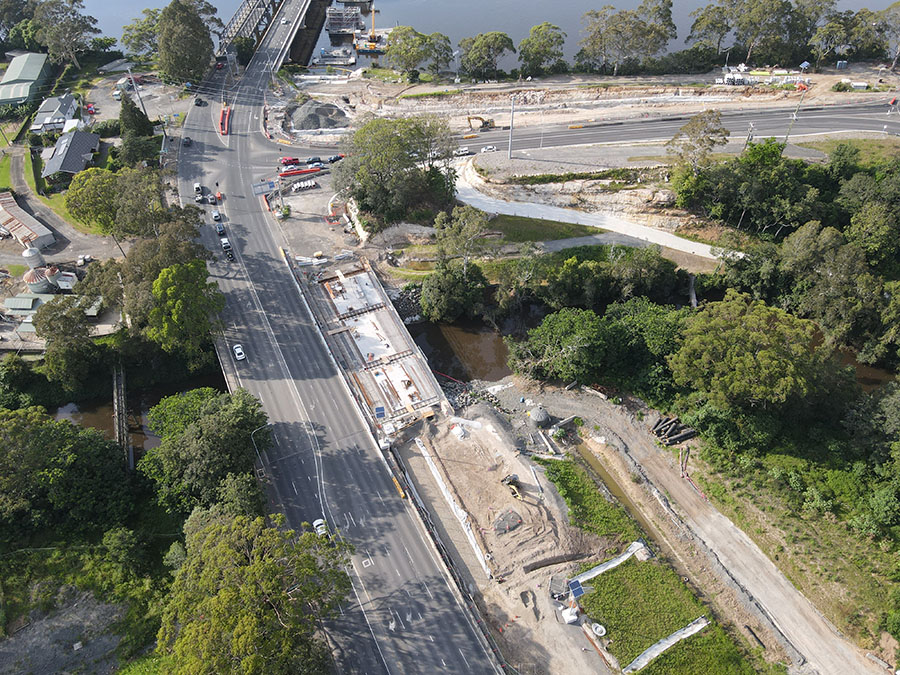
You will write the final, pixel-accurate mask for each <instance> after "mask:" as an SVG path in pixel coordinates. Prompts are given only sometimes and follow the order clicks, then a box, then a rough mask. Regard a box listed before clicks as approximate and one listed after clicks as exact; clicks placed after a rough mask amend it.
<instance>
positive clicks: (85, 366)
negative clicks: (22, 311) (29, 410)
mask: <svg viewBox="0 0 900 675" xmlns="http://www.w3.org/2000/svg"><path fill="white" fill-rule="evenodd" d="M82 302H83V301H81V300H80V299H79V298H77V297H76V296H73V295H66V296H60V297H57V298H54V299H53V300H51V301H50V302H47V303H44V304H43V305H41V306H40V307H38V310H37V312H35V315H34V329H35V332H36V333H37V335H38V336H39V337H42V338H44V340H46V343H47V347H46V351H45V353H44V372H45V374H46V375H47V377H48V379H50V380H51V381H54V382H57V383H59V384H61V385H62V386H63V387H64V388H65V389H67V390H69V391H75V390H77V389H78V388H79V386H81V384H82V383H83V382H84V381H85V380H86V379H87V378H88V375H89V374H90V372H91V370H92V369H93V368H94V367H95V365H96V364H95V361H96V357H97V351H98V350H97V348H96V345H95V344H94V342H93V341H92V340H91V333H92V331H93V328H92V326H91V325H90V323H89V322H88V318H87V315H86V314H85V312H84V307H83V305H82Z"/></svg>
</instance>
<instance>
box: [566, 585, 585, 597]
mask: <svg viewBox="0 0 900 675" xmlns="http://www.w3.org/2000/svg"><path fill="white" fill-rule="evenodd" d="M569 590H571V591H572V597H573V598H580V597H581V596H582V595H584V588H583V587H582V586H581V582H580V581H570V582H569Z"/></svg>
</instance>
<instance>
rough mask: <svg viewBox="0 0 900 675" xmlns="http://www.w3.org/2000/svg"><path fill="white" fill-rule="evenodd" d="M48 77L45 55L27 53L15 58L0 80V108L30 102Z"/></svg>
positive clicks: (48, 68)
mask: <svg viewBox="0 0 900 675" xmlns="http://www.w3.org/2000/svg"><path fill="white" fill-rule="evenodd" d="M49 75H50V64H49V62H48V61H47V55H46V54H31V53H28V54H22V55H21V56H17V57H15V58H14V59H13V60H12V61H11V62H10V64H9V68H7V69H6V73H4V74H3V79H2V80H0V106H3V105H19V104H20V103H25V102H26V101H30V100H31V99H33V98H34V97H35V95H36V94H37V93H38V91H39V90H40V88H41V85H42V84H44V82H45V81H46V80H47V77H48V76H49Z"/></svg>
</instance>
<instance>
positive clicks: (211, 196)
mask: <svg viewBox="0 0 900 675" xmlns="http://www.w3.org/2000/svg"><path fill="white" fill-rule="evenodd" d="M206 201H207V202H209V203H210V204H215V203H216V196H215V195H214V194H209V195H207V196H206Z"/></svg>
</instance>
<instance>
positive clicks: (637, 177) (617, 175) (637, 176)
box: [508, 168, 665, 185]
mask: <svg viewBox="0 0 900 675" xmlns="http://www.w3.org/2000/svg"><path fill="white" fill-rule="evenodd" d="M663 173H665V172H664V171H663V170H660V169H650V170H648V169H630V168H616V169H605V170H603V171H580V172H573V171H569V172H567V173H539V174H534V175H531V176H514V177H512V178H510V179H509V181H508V182H510V183H514V184H516V185H545V184H547V183H565V182H566V181H570V180H613V181H617V182H621V183H625V184H629V185H633V184H635V183H646V182H648V181H649V180H660V179H661V178H662V174H663Z"/></svg>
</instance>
